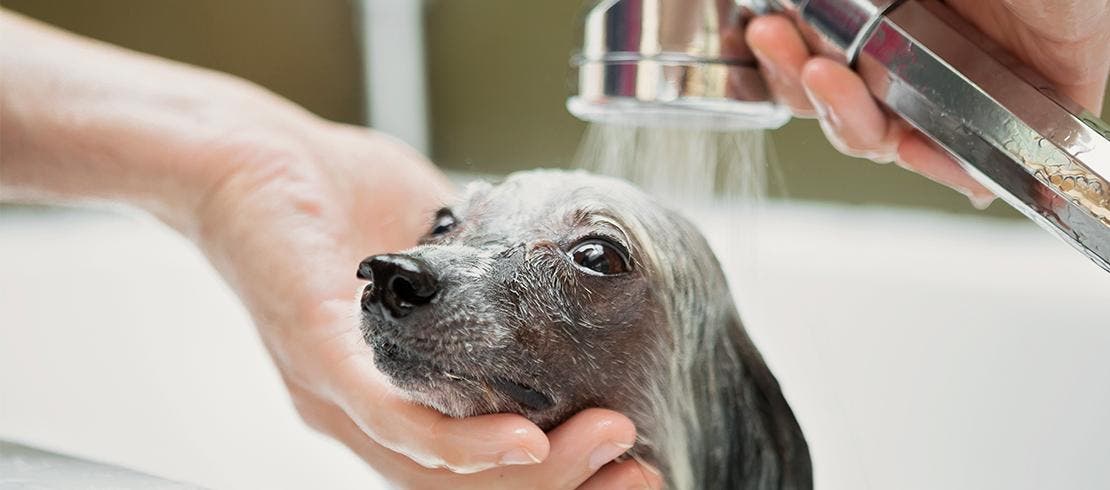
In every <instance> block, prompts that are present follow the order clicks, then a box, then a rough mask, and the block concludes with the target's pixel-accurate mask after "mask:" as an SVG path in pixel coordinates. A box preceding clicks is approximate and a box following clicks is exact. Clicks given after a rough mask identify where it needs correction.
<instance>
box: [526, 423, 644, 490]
mask: <svg viewBox="0 0 1110 490" xmlns="http://www.w3.org/2000/svg"><path fill="white" fill-rule="evenodd" d="M548 437H549V438H550V440H551V454H550V456H548V458H547V460H546V461H544V462H543V464H540V465H537V466H536V467H534V468H527V467H518V468H506V470H505V471H506V472H511V473H513V474H514V476H516V477H517V478H516V481H518V482H519V486H518V487H517V488H526V487H535V486H537V484H540V483H541V482H542V485H541V486H542V487H544V488H566V489H571V488H577V487H578V486H579V485H581V484H582V482H584V481H586V480H587V479H588V478H590V476H591V475H593V474H594V473H595V472H597V470H598V469H600V468H601V467H603V466H605V465H606V464H608V463H609V462H610V461H613V460H614V459H616V458H617V457H618V456H620V455H622V454H624V453H625V452H626V451H628V450H629V449H630V448H631V447H632V444H633V443H635V441H636V427H635V426H634V425H633V424H632V421H631V420H629V419H628V417H625V416H623V415H621V414H619V413H617V412H614V411H611V410H604V409H600V408H591V409H587V410H583V411H582V412H579V413H578V414H577V415H575V416H573V417H571V418H570V420H567V421H566V422H563V424H562V425H560V426H559V427H557V428H555V430H553V431H551V433H550V434H548Z"/></svg>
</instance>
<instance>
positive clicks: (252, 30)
mask: <svg viewBox="0 0 1110 490" xmlns="http://www.w3.org/2000/svg"><path fill="white" fill-rule="evenodd" d="M0 6H3V7H4V8H7V9H10V10H14V11H17V12H19V13H22V14H24V15H27V16H30V17H34V18H37V19H40V20H43V21H45V22H48V23H50V24H54V25H56V26H59V27H62V28H64V29H68V30H71V31H74V32H77V33H79V34H83V35H86V36H90V37H94V38H97V39H101V40H104V41H107V42H110V43H113V44H118V45H121V46H125V47H128V48H131V49H134V50H137V51H142V52H145V53H151V54H155V55H158V56H162V57H166V58H170V59H175V60H179V61H184V62H186V63H190V64H194V65H200V66H204V67H208V68H212V69H215V70H220V71H225V72H228V73H231V74H234V75H237V76H240V77H243V78H246V79H248V80H251V81H254V82H256V83H258V84H260V85H263V86H265V87H266V88H268V89H270V90H272V91H274V92H277V93H279V94H281V95H282V96H284V97H287V98H289V99H292V100H293V101H295V102H297V103H298V104H301V105H304V106H305V107H308V108H309V109H311V110H312V111H313V112H316V113H317V114H320V115H321V116H324V117H327V118H329V119H334V120H337V121H344V122H352V123H360V122H362V121H363V120H364V119H365V118H364V115H363V112H364V111H363V96H362V92H363V88H362V75H361V73H362V65H361V61H360V55H359V43H358V39H359V38H358V24H357V21H356V18H355V16H353V15H352V14H351V12H352V10H353V7H352V3H351V2H350V1H347V0H312V1H305V0H2V1H0ZM105 69H111V67H105Z"/></svg>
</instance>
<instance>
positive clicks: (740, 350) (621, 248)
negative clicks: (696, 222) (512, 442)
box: [358, 171, 812, 490]
mask: <svg viewBox="0 0 1110 490" xmlns="http://www.w3.org/2000/svg"><path fill="white" fill-rule="evenodd" d="M358 274H359V277H361V278H363V279H367V280H369V281H370V283H369V284H368V285H367V286H366V288H365V289H364V290H363V292H362V297H361V307H362V331H363V335H364V336H365V338H366V340H367V342H369V344H370V345H371V346H372V347H373V351H374V362H375V363H376V364H377V366H378V368H379V369H380V370H381V371H382V372H383V373H385V374H386V375H387V376H388V377H389V378H390V380H391V381H392V383H393V384H394V385H396V386H397V387H398V388H400V389H401V390H402V391H403V392H404V393H406V394H407V396H409V397H410V398H411V399H412V400H414V401H416V402H418V403H422V404H425V405H427V406H430V407H432V408H435V409H437V410H439V411H441V412H443V413H445V414H447V415H450V416H455V417H466V416H471V415H479V414H488V413H496V412H515V413H519V414H521V415H523V416H525V417H527V418H528V419H530V420H532V421H533V422H535V423H536V424H538V425H539V426H540V427H541V428H543V429H545V430H547V429H551V428H553V427H555V426H556V425H558V424H559V423H560V422H562V421H564V420H566V419H567V418H569V417H570V416H571V415H573V414H575V413H577V412H578V411H580V410H583V409H585V408H589V407H604V408H609V409H613V410H616V411H619V412H621V413H624V414H626V415H628V416H629V417H630V418H631V419H632V420H633V422H635V424H636V427H637V430H638V434H639V438H638V440H637V443H636V445H635V446H634V447H633V448H632V449H631V450H630V456H632V457H636V458H640V459H642V460H643V461H645V462H647V463H649V464H651V465H654V466H655V467H658V468H659V469H660V470H661V471H662V472H663V474H664V476H665V477H666V479H667V485H668V488H677V489H684V488H705V489H723V488H738V489H753V490H754V489H759V490H763V489H790V490H804V489H810V488H812V476H811V466H810V459H809V452H808V448H807V446H806V442H805V439H804V437H803V435H802V432H801V429H800V428H799V426H798V423H797V422H796V421H795V419H794V415H793V413H792V412H791V410H790V407H789V406H788V405H787V403H786V400H785V399H784V398H783V395H782V392H781V390H780V389H779V386H778V383H777V381H776V380H775V378H774V376H773V375H772V374H771V372H770V371H769V370H768V368H767V366H766V364H765V363H764V362H763V359H762V357H761V356H760V354H759V352H758V351H757V350H756V348H755V346H754V345H753V344H752V342H751V340H750V339H749V338H748V335H747V334H746V333H745V331H744V328H743V325H742V323H741V322H740V318H739V316H738V314H737V311H736V308H735V305H734V304H733V300H732V296H731V294H730V292H729V290H728V285H727V284H726V282H725V278H724V275H723V274H722V272H721V269H720V266H719V265H718V263H717V260H716V258H715V257H714V256H713V253H712V251H711V250H710V249H709V246H708V245H707V244H706V242H705V240H704V238H703V237H702V236H701V235H700V234H699V233H698V232H697V230H696V229H695V228H694V226H693V225H691V224H690V223H689V222H688V221H687V220H685V219H684V218H682V217H681V216H679V215H678V214H677V213H675V212H673V211H671V210H668V209H666V208H664V207H662V206H660V205H659V204H658V203H656V202H655V201H653V200H652V199H651V198H650V197H649V196H647V195H646V194H644V193H643V192H641V191H640V190H638V189H636V188H635V187H633V186H631V185H629V184H627V183H625V182H623V181H619V180H616V179H610V178H605V177H599V176H594V175H590V174H586V173H582V172H561V171H530V172H522V173H516V174H513V175H511V176H509V177H508V178H507V179H506V180H505V181H504V182H503V183H501V184H499V185H496V186H493V185H490V184H485V183H480V184H474V185H471V186H470V187H468V189H467V191H466V193H465V194H464V196H463V197H462V198H461V199H460V200H459V202H458V203H456V204H454V205H452V206H450V207H448V208H444V209H442V210H440V211H439V212H438V213H437V214H436V216H435V221H434V224H433V225H432V227H431V229H430V231H429V232H428V234H427V235H426V236H425V237H424V238H423V239H422V241H421V242H420V244H419V245H418V246H417V247H415V248H412V249H410V250H408V251H406V252H405V253H400V254H386V255H378V256H373V257H368V258H367V259H366V260H365V261H363V262H362V263H361V264H360V266H359V272H358Z"/></svg>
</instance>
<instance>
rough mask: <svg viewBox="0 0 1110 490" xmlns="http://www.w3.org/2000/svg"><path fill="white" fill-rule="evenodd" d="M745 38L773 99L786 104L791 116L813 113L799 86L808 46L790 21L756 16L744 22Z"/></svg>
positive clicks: (770, 16)
mask: <svg viewBox="0 0 1110 490" xmlns="http://www.w3.org/2000/svg"><path fill="white" fill-rule="evenodd" d="M746 39H747V41H748V45H749V46H750V47H751V49H752V52H753V53H755V57H756V59H758V60H759V65H760V67H759V70H760V72H761V73H762V74H763V78H764V79H765V80H766V81H767V85H768V88H770V90H771V94H772V95H774V97H775V100H778V101H779V102H781V103H783V104H786V105H787V106H788V107H790V109H791V110H792V111H793V112H794V115H795V116H799V117H810V116H813V115H814V112H813V106H812V105H811V104H810V102H809V98H808V97H806V93H805V90H804V89H803V88H802V85H801V74H802V66H803V65H805V63H806V61H807V60H809V58H810V53H809V48H807V47H806V43H805V41H803V40H802V36H801V34H800V33H798V30H797V29H796V28H795V27H794V23H793V22H792V21H791V20H790V19H787V18H786V17H783V16H781V15H766V16H761V17H756V18H755V19H752V21H751V22H750V23H749V24H748V29H747V33H746Z"/></svg>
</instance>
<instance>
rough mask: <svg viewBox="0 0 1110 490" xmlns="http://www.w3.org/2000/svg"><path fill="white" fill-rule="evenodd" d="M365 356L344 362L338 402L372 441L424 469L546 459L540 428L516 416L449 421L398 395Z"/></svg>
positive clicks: (465, 469) (474, 468) (461, 469)
mask: <svg viewBox="0 0 1110 490" xmlns="http://www.w3.org/2000/svg"><path fill="white" fill-rule="evenodd" d="M369 363H370V361H369V360H365V361H364V362H363V361H361V360H352V362H350V363H348V364H349V366H348V367H347V369H348V371H349V372H347V373H345V377H346V378H347V379H346V380H345V381H343V382H342V383H341V384H340V387H341V388H340V389H339V393H341V394H342V396H343V397H344V399H343V400H341V403H340V405H341V406H342V407H343V410H344V411H345V412H346V413H347V414H348V415H349V416H350V418H351V419H352V420H354V421H355V423H357V424H358V426H359V427H360V428H361V429H362V430H363V431H364V432H365V433H366V434H367V435H368V436H370V438H371V439H373V440H374V441H375V443H377V444H380V445H381V446H384V447H386V448H388V449H390V450H392V451H395V452H397V453H400V454H403V455H405V456H407V457H408V458H410V459H412V460H413V461H415V462H416V463H418V464H420V465H422V466H424V467H427V468H446V469H449V470H451V471H453V472H456V473H475V472H478V471H482V470H486V469H489V468H494V467H497V466H505V465H531V464H536V463H539V462H541V461H543V460H544V459H546V458H547V457H548V452H549V449H550V448H549V445H548V440H547V437H546V436H545V435H544V433H543V431H541V430H540V429H539V427H536V425H535V424H533V423H531V422H529V421H528V419H525V418H524V417H521V416H519V415H509V414H497V415H484V416H480V417H468V418H461V419H455V418H450V417H447V416H445V415H443V414H441V413H439V412H437V411H435V410H432V409H430V408H427V407H423V406H420V405H417V404H415V403H412V402H410V401H408V400H406V399H404V398H402V397H401V396H400V395H399V394H398V393H397V392H396V391H395V390H394V389H393V388H392V387H391V386H390V385H388V382H386V381H385V380H383V379H381V378H380V377H381V374H380V373H378V372H377V371H376V370H374V369H373V366H372V365H368V364H369Z"/></svg>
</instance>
